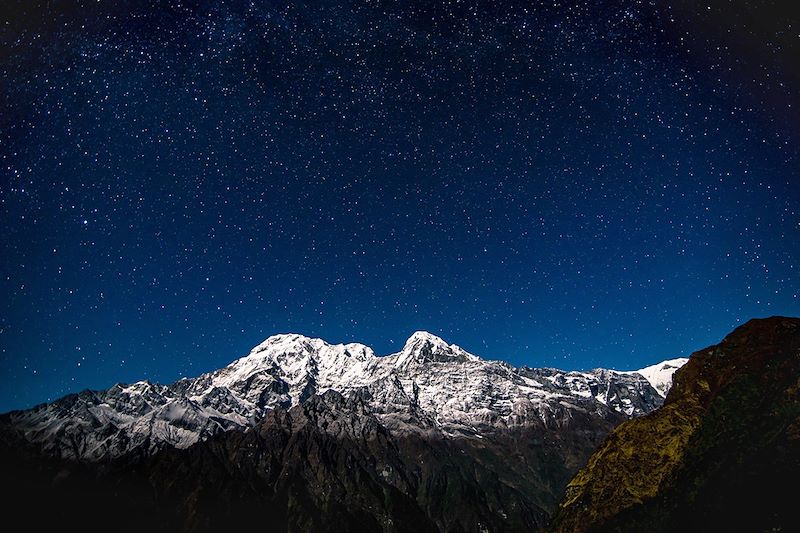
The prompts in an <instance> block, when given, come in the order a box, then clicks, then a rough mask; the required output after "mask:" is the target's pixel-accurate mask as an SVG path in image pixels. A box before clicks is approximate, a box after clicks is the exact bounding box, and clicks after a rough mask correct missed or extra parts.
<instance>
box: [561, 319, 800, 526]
mask: <svg viewBox="0 0 800 533" xmlns="http://www.w3.org/2000/svg"><path fill="white" fill-rule="evenodd" d="M798 479H800V319H797V318H784V317H773V318H769V319H760V320H751V321H749V322H747V323H746V324H745V325H743V326H741V327H739V328H737V329H736V330H735V331H734V332H733V333H731V334H730V335H728V336H727V337H726V338H725V339H724V340H723V341H722V342H721V343H720V344H717V345H716V346H711V347H709V348H706V349H704V350H700V351H699V352H696V353H694V354H693V355H692V356H691V358H690V360H689V362H688V363H687V364H686V365H685V366H683V367H682V368H681V369H680V370H678V371H677V372H676V373H675V384H674V385H673V387H672V388H671V389H670V391H669V394H668V396H667V399H666V402H665V404H664V406H663V407H661V408H660V409H658V410H656V411H655V412H653V413H651V414H649V415H647V416H643V417H641V418H638V419H636V420H630V421H628V422H625V423H624V424H622V425H621V426H619V427H618V428H617V429H616V430H615V431H614V432H613V433H612V434H611V435H610V436H609V437H608V439H606V440H605V442H603V444H602V445H601V446H600V447H599V449H598V450H597V451H596V452H595V453H594V454H593V455H592V457H591V458H590V459H589V462H588V465H587V466H586V467H585V468H583V469H582V470H581V471H580V472H579V473H578V474H577V475H576V476H575V478H574V479H573V480H572V481H571V482H570V483H569V486H568V488H567V491H566V497H565V499H564V501H563V502H562V503H561V506H560V512H559V514H558V517H557V519H556V523H555V525H554V527H553V528H552V529H553V530H554V531H559V532H570V533H572V532H582V531H631V532H634V531H635V532H640V531H648V532H658V531H797V530H798V528H799V527H800V519H798V515H797V502H796V500H797V498H796V493H795V492H794V490H793V487H794V486H795V485H796V484H797V480H798Z"/></svg>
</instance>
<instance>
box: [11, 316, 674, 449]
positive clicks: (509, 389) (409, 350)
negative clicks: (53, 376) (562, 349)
mask: <svg viewBox="0 0 800 533" xmlns="http://www.w3.org/2000/svg"><path fill="white" fill-rule="evenodd" d="M676 361H680V360H673V361H666V362H664V363H660V364H658V365H653V366H652V367H648V368H646V369H643V370H642V371H641V372H642V374H639V373H634V372H627V373H626V372H616V371H612V370H602V369H601V370H595V371H592V372H564V371H561V370H556V369H530V368H525V367H523V368H515V367H513V366H511V365H509V364H508V363H505V362H502V361H489V360H484V359H481V358H480V357H478V356H476V355H473V354H470V353H468V352H467V351H465V350H464V349H462V348H460V347H459V346H457V345H455V344H449V343H447V342H446V341H445V340H443V339H441V338H439V337H437V336H436V335H433V334H431V333H428V332H424V331H417V332H415V333H413V334H412V335H411V336H410V337H409V338H408V340H407V341H406V342H405V344H404V346H403V348H402V349H401V350H400V351H399V352H396V353H393V354H390V355H385V356H376V355H375V353H374V351H373V350H372V348H370V347H368V346H366V345H363V344H359V343H348V344H331V343H328V342H326V341H324V340H322V339H318V338H312V337H306V336H303V335H298V334H280V335H273V336H271V337H269V338H268V339H266V340H264V341H263V342H262V343H260V344H258V345H257V346H255V347H254V348H253V349H252V350H251V351H250V352H249V353H248V354H247V355H245V356H244V357H241V358H239V359H236V360H235V361H233V362H232V363H230V364H229V365H227V366H225V367H223V368H220V369H218V370H215V371H213V372H208V373H206V374H202V375H200V376H198V377H194V378H184V379H181V380H179V381H177V382H175V383H173V384H171V385H159V384H153V383H150V382H147V381H141V382H138V383H134V384H132V385H115V386H114V387H112V388H110V389H108V390H106V391H84V392H82V393H80V394H75V395H70V396H67V397H65V398H62V399H60V400H57V401H55V402H53V403H52V404H47V405H42V406H37V407H35V408H33V409H30V410H27V411H16V412H13V413H10V414H8V415H5V416H4V417H2V419H0V423H2V424H7V425H8V426H11V427H13V428H14V431H16V432H17V434H18V436H20V437H21V438H23V439H24V440H27V441H29V442H33V443H36V444H38V445H40V446H41V447H42V448H43V449H44V450H45V451H46V452H48V453H50V454H52V455H57V456H61V457H68V458H77V459H88V460H99V459H105V458H109V457H117V456H120V455H123V454H126V453H129V452H132V451H136V453H144V454H149V453H154V452H156V451H158V450H160V449H163V448H165V447H176V448H185V447H187V446H190V445H192V444H194V443H195V442H198V441H201V440H205V439H207V438H208V437H210V436H212V435H215V434H217V433H220V432H223V431H229V430H232V429H246V428H248V427H253V426H254V425H255V424H256V422H257V421H258V420H260V419H262V418H263V417H264V416H265V415H266V414H267V413H268V412H269V411H270V410H273V409H288V408H290V407H292V406H296V405H300V404H304V403H305V402H306V400H308V399H309V398H311V397H314V396H315V395H322V394H325V393H326V392H328V391H336V392H337V393H339V394H341V395H344V396H349V397H355V398H358V399H359V401H360V402H363V403H364V408H365V409H368V410H369V411H370V412H372V413H373V414H374V415H375V416H376V417H377V418H378V419H379V420H380V421H381V423H382V424H384V426H385V427H386V429H387V430H389V431H392V432H409V431H411V432H426V433H430V432H433V433H435V434H438V435H441V436H442V437H445V438H447V437H456V436H460V437H466V438H480V437H481V436H483V435H486V434H490V433H492V432H496V431H505V430H508V429H511V428H515V427H526V426H531V425H534V426H536V425H541V426H543V427H547V428H557V427H559V426H560V424H564V423H568V421H569V420H570V419H571V418H572V417H573V415H575V414H577V413H584V414H585V413H594V414H593V415H592V416H600V417H603V418H608V417H611V418H614V417H620V416H622V417H630V416H637V415H641V414H644V413H646V412H649V411H651V410H653V409H655V408H656V407H657V406H658V405H660V403H661V402H662V401H663V397H662V396H663V394H664V393H665V392H666V388H668V386H669V383H670V381H669V380H668V378H669V377H671V373H670V370H671V369H674V368H675V367H676V365H678V363H677V362H676ZM672 371H674V370H672ZM643 376H644V377H643ZM651 383H653V386H651ZM654 387H655V388H654ZM581 416H583V415H581Z"/></svg>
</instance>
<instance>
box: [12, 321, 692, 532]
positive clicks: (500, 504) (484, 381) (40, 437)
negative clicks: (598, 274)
mask: <svg viewBox="0 0 800 533" xmlns="http://www.w3.org/2000/svg"><path fill="white" fill-rule="evenodd" d="M685 363H686V359H675V360H670V361H665V362H663V363H659V364H657V365H653V366H651V367H648V368H646V369H642V370H641V371H635V372H631V371H615V370H605V369H597V370H592V371H588V372H566V371H562V370H557V369H552V368H528V367H519V368H517V367H513V366H511V365H509V364H507V363H505V362H502V361H488V360H484V359H481V358H480V357H477V356H476V355H473V354H470V353H468V352H466V351H465V350H463V349H462V348H460V347H458V346H456V345H453V344H448V343H447V342H445V341H443V340H442V339H440V338H438V337H436V336H434V335H432V334H430V333H426V332H416V333H414V334H413V335H412V336H411V337H410V338H409V339H408V340H407V341H406V343H405V345H404V347H403V349H402V350H400V351H399V352H397V353H395V354H391V355H387V356H376V355H375V353H374V352H373V350H372V349H371V348H369V347H367V346H365V345H363V344H357V343H352V344H329V343H327V342H325V341H323V340H321V339H313V338H308V337H304V336H301V335H295V334H288V335H275V336H272V337H270V338H268V339H267V340H265V341H264V342H262V343H261V344H259V345H257V346H256V347H254V348H253V349H252V350H251V352H250V353H249V354H248V355H246V356H245V357H242V358H240V359H237V360H235V361H234V362H232V363H231V364H229V365H228V366H226V367H224V368H222V369H219V370H216V371H213V372H209V373H206V374H203V375H201V376H198V377H195V378H185V379H181V380H179V381H177V382H175V383H173V384H170V385H159V384H155V383H150V382H148V381H141V382H137V383H133V384H129V385H123V384H118V385H115V386H113V387H111V388H110V389H108V390H104V391H89V390H87V391H83V392H80V393H77V394H72V395H68V396H66V397H64V398H61V399H59V400H56V401H54V402H52V403H49V404H42V405H39V406H36V407H34V408H32V409H28V410H22V411H14V412H11V413H7V414H5V415H2V416H0V446H2V448H3V450H2V453H1V454H0V455H1V456H2V458H3V462H4V463H5V465H4V467H5V468H6V471H7V472H9V473H11V474H12V477H10V478H9V479H14V478H17V479H16V480H15V482H13V483H7V484H6V485H5V487H4V488H5V489H6V491H7V492H8V494H6V495H5V497H4V501H7V502H14V505H13V507H12V508H14V509H26V508H28V507H30V505H31V502H42V501H45V502H47V508H48V509H49V511H48V513H47V514H44V515H42V514H38V515H37V514H36V513H35V512H30V513H29V516H30V517H31V518H30V519H31V520H34V521H36V523H37V525H39V526H41V527H48V526H51V525H53V526H55V525H57V526H61V527H63V526H64V525H65V524H71V523H76V524H77V523H80V525H81V526H82V528H83V529H84V530H85V529H87V528H89V529H94V527H93V526H96V527H97V528H98V529H102V528H103V525H104V524H105V522H107V521H109V520H112V521H113V520H115V517H118V516H119V515H120V513H122V512H123V510H124V509H127V516H128V519H126V521H125V522H124V523H122V524H117V528H118V529H119V528H130V529H137V528H140V527H146V526H147V524H143V523H142V522H143V521H144V522H147V521H150V520H157V521H158V523H160V524H161V525H162V526H165V527H166V525H169V528H170V529H177V530H183V531H211V530H220V529H229V528H231V527H232V526H233V525H237V526H241V527H248V526H250V525H252V524H254V523H257V522H258V520H257V519H258V518H259V517H262V516H268V517H269V521H270V523H271V524H272V525H271V526H270V527H269V528H268V529H270V530H272V529H275V530H292V531H306V530H309V529H326V530H343V531H352V530H359V531H368V530H376V531H406V530H409V529H414V530H420V531H441V530H448V531H456V530H461V531H481V530H486V531H502V530H520V529H535V528H539V527H543V526H545V525H546V524H547V523H548V521H549V519H550V517H551V515H552V513H553V512H554V511H555V509H556V508H557V505H558V501H559V499H560V498H561V496H562V493H563V490H564V488H565V487H566V484H567V482H568V481H569V480H570V478H571V477H572V476H573V475H574V474H575V473H576V472H577V471H578V469H579V468H580V467H581V466H583V465H584V464H585V462H586V460H587V459H588V457H589V456H590V454H591V453H592V452H593V451H594V450H595V449H596V448H597V446H598V445H600V443H601V442H602V441H603V439H604V438H605V437H606V436H607V435H608V434H609V433H610V432H611V431H612V430H613V429H614V428H615V427H616V426H617V425H619V424H620V423H622V422H624V421H625V420H629V419H631V418H635V417H639V416H642V415H645V414H647V413H650V412H652V411H653V410H655V409H657V408H658V407H659V406H660V405H661V404H662V403H663V401H664V394H665V393H666V392H667V390H668V389H669V385H670V383H671V377H672V374H673V372H675V370H676V369H678V368H680V367H681V366H682V365H683V364H685ZM87 495H91V497H90V498H89V500H90V501H91V507H92V508H93V509H94V511H93V515H92V519H91V520H90V521H89V522H86V520H85V517H83V515H82V514H80V513H77V512H76V509H81V508H82V507H85V505H86V500H87V497H88V496H87ZM253 511H257V514H256V515H254V514H253Z"/></svg>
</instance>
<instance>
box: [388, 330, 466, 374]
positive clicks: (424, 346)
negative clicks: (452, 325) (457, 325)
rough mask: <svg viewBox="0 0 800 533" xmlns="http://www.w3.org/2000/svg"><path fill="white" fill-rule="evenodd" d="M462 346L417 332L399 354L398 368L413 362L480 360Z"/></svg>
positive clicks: (429, 334) (432, 335)
mask: <svg viewBox="0 0 800 533" xmlns="http://www.w3.org/2000/svg"><path fill="white" fill-rule="evenodd" d="M478 359H479V358H478V357H477V356H474V355H472V354H469V353H467V352H466V351H464V349H462V348H461V347H460V346H457V345H455V344H448V343H447V342H446V341H445V340H444V339H442V338H440V337H437V336H436V335H434V334H432V333H428V332H427V331H415V332H414V333H413V334H412V335H411V336H410V337H409V338H408V340H407V341H406V343H405V345H404V346H403V349H402V350H401V351H400V352H399V353H398V354H397V362H396V366H398V367H404V366H407V365H409V364H410V363H412V362H417V363H425V362H439V363H445V362H459V361H468V360H478Z"/></svg>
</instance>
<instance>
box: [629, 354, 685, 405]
mask: <svg viewBox="0 0 800 533" xmlns="http://www.w3.org/2000/svg"><path fill="white" fill-rule="evenodd" d="M688 362H689V359H687V358H685V357H679V358H677V359H668V360H666V361H662V362H660V363H656V364H655V365H650V366H647V367H644V368H642V369H641V370H636V371H635V372H636V373H637V374H640V375H642V376H644V378H645V379H646V380H647V381H649V382H650V384H651V385H652V386H653V388H654V389H656V390H657V391H658V393H659V394H660V395H661V396H663V397H666V396H667V392H668V391H669V389H670V387H672V375H673V374H674V373H675V371H676V370H678V369H679V368H680V367H682V366H683V365H685V364H686V363H688Z"/></svg>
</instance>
